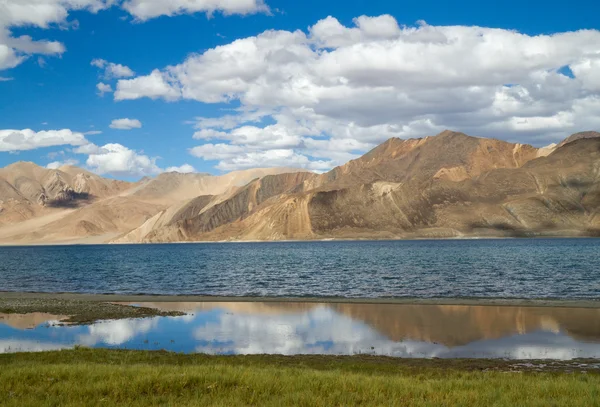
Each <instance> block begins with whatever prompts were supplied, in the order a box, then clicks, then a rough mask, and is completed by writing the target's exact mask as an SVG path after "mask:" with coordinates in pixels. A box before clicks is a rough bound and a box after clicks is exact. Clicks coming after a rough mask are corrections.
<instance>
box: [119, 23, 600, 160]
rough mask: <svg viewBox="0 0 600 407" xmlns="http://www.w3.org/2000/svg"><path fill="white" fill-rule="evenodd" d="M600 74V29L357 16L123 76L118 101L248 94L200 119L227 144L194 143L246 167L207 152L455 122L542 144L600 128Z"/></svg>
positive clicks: (322, 151)
mask: <svg viewBox="0 0 600 407" xmlns="http://www.w3.org/2000/svg"><path fill="white" fill-rule="evenodd" d="M566 69H570V71H571V72H572V73H573V75H565V74H564V72H565V70H566ZM598 78H600V31H597V30H580V31H576V32H565V33H555V34H552V35H537V36H533V35H526V34H522V33H519V32H515V31H512V30H504V29H494V28H486V27H477V26H431V25H428V24H426V23H425V22H419V23H418V24H416V25H414V26H401V25H399V24H398V23H397V21H396V20H395V19H394V18H393V17H392V16H389V15H383V16H377V17H367V16H360V17H357V18H356V19H354V21H353V24H351V25H349V26H346V25H343V24H341V23H340V22H339V21H338V20H337V19H335V18H334V17H328V18H326V19H323V20H320V21H318V22H317V23H316V24H314V25H313V26H312V27H310V28H309V29H308V30H307V32H303V31H299V30H298V31H273V30H269V31H265V32H263V33H261V34H259V35H257V36H254V37H248V38H241V39H238V40H235V41H233V42H231V43H229V44H226V45H222V46H218V47H215V48H212V49H209V50H206V51H205V52H203V53H201V54H194V55H190V56H189V57H187V58H186V59H185V60H184V61H183V62H182V63H180V64H179V65H174V66H169V67H166V68H164V69H155V70H153V71H152V72H151V73H150V74H149V75H142V76H138V77H135V78H132V79H129V80H120V81H119V82H118V83H117V86H116V91H115V95H114V97H115V99H116V100H123V99H138V98H143V97H149V98H152V99H157V98H163V99H165V100H168V101H173V100H181V99H186V100H195V101H198V102H201V103H229V102H233V103H235V104H239V105H240V108H239V109H238V110H237V111H235V112H234V113H233V114H232V113H231V112H227V113H226V114H224V115H222V116H218V117H211V118H199V119H198V120H197V123H196V127H197V132H196V133H195V134H194V138H195V139H199V140H204V141H206V142H208V141H209V140H221V141H222V142H218V143H211V144H209V145H210V146H212V147H210V146H209V147H204V149H192V150H191V151H192V152H193V153H194V152H195V153H197V154H199V156H201V157H204V158H205V159H217V160H230V161H221V162H220V163H219V164H218V167H219V168H233V167H235V166H236V165H239V167H240V168H242V167H243V166H245V165H246V162H247V161H250V159H249V157H246V158H245V159H242V158H243V157H242V158H240V157H237V159H236V162H237V163H238V164H234V162H233V161H231V160H233V158H231V157H226V158H223V159H220V158H208V157H216V156H217V155H216V154H214V152H213V150H214V149H218V150H219V151H221V150H223V147H222V146H220V145H230V146H233V147H232V148H231V149H232V150H236V153H235V154H237V155H238V156H239V155H244V154H253V155H254V156H257V157H262V158H268V157H278V153H277V154H276V153H266V152H268V151H279V152H280V151H282V150H291V151H293V153H294V154H296V155H301V156H303V157H305V158H307V159H308V160H309V161H310V162H317V163H318V164H314V165H315V166H317V167H320V166H321V165H322V164H321V163H319V162H331V163H338V162H340V161H342V160H344V159H347V158H349V157H353V156H355V155H356V154H359V153H362V152H364V151H366V150H367V149H369V148H371V147H372V146H373V145H375V144H377V143H380V142H382V141H384V140H385V139H387V138H389V137H401V138H406V137H421V136H426V135H432V134H436V133H438V132H440V131H441V130H444V129H446V128H450V129H457V130H461V131H464V132H466V133H469V134H473V135H480V136H487V137H500V138H504V139H509V140H511V141H519V142H530V143H534V144H537V145H540V144H544V143H550V142H553V141H556V140H558V139H560V138H563V137H565V136H566V135H568V134H569V133H572V132H575V131H580V130H586V129H598V128H600V120H599V119H598V115H597V110H594V109H596V108H597V106H598V103H599V101H600V82H598V81H599V80H598ZM252 113H254V116H252ZM215 146H220V147H215ZM201 147H202V146H201ZM340 148H341V149H340ZM205 150H206V151H205ZM208 150H210V151H208ZM301 161H303V160H301ZM276 162H278V160H277V159H275V160H274V161H273V163H276Z"/></svg>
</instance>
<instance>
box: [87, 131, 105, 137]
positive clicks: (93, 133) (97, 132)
mask: <svg viewBox="0 0 600 407" xmlns="http://www.w3.org/2000/svg"><path fill="white" fill-rule="evenodd" d="M83 134H84V135H86V136H95V135H98V134H102V132H101V131H100V130H90V131H86V132H85V133H83Z"/></svg>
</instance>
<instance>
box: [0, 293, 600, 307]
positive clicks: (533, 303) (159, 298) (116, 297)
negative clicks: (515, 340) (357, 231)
mask: <svg viewBox="0 0 600 407" xmlns="http://www.w3.org/2000/svg"><path fill="white" fill-rule="evenodd" d="M3 299H6V300H9V299H11V300H15V299H18V300H38V301H43V300H69V301H81V302H100V303H104V302H112V303H114V302H134V303H138V302H262V303H265V302H294V303H333V304H336V303H347V304H407V305H426V304H428V305H481V306H486V305H489V306H519V307H557V308H559V307H560V308H600V298H599V299H598V300H561V299H513V298H342V297H215V296H201V295H131V294H77V293H33V292H2V291H0V300H3Z"/></svg>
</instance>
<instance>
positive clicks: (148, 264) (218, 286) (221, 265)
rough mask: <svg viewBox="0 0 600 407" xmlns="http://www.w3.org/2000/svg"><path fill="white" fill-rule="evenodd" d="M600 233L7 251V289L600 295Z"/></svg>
mask: <svg viewBox="0 0 600 407" xmlns="http://www.w3.org/2000/svg"><path fill="white" fill-rule="evenodd" d="M599 265H600V239H505V240H438V241H425V240H422V241H353V242H346V241H344V242H280V243H221V244H220V243H215V244H170V245H167V244H164V245H101V246H52V247H0V277H1V278H0V291H38V292H79V293H122V294H138V293H139V294H198V295H219V296H257V297H260V296H293V297H302V296H311V297H315V296H316V297H318V296H338V297H423V298H427V297H446V298H450V297H487V298H491V297H493V298H562V299H574V298H579V299H598V298H600V266H599Z"/></svg>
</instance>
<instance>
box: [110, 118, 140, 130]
mask: <svg viewBox="0 0 600 407" xmlns="http://www.w3.org/2000/svg"><path fill="white" fill-rule="evenodd" d="M108 127H110V128H111V129H119V130H131V129H139V128H141V127H142V122H140V121H139V120H137V119H127V118H125V119H115V120H113V121H112V122H111V123H110V125H109V126H108Z"/></svg>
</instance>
